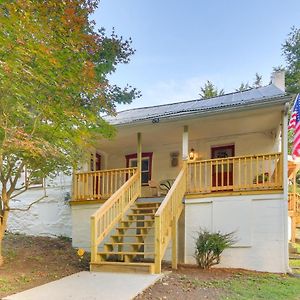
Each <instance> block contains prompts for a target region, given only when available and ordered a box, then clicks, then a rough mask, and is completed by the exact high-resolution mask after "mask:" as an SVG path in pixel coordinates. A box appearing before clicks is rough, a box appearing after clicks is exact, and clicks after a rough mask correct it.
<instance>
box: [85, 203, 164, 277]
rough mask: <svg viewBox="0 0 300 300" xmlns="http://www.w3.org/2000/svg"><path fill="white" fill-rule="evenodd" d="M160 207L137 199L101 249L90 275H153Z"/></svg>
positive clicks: (158, 204) (157, 204) (92, 265)
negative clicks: (121, 273) (155, 230)
mask: <svg viewBox="0 0 300 300" xmlns="http://www.w3.org/2000/svg"><path fill="white" fill-rule="evenodd" d="M160 203H161V202H160V201H151V202H147V201H139V199H138V200H137V201H136V202H135V203H134V204H133V205H132V206H131V207H130V209H129V211H128V214H127V215H126V216H124V217H123V218H122V219H121V220H120V222H119V223H118V224H117V226H116V227H115V229H114V230H113V231H112V233H111V235H110V236H109V239H108V240H106V241H104V242H103V243H102V244H101V245H100V247H99V249H98V253H97V262H94V263H91V264H90V268H91V271H105V272H106V271H112V272H113V271H118V272H141V273H144V272H146V273H153V272H154V215H155V212H156V211H157V209H158V208H159V206H160Z"/></svg>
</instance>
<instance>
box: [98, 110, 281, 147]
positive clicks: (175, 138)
mask: <svg viewBox="0 0 300 300" xmlns="http://www.w3.org/2000/svg"><path fill="white" fill-rule="evenodd" d="M282 109H283V107H282V106H275V107H272V108H265V109H260V110H252V111H243V112H235V113H228V114H219V115H214V116H211V115H210V116H207V117H203V116H201V118H200V117H198V118H197V117H195V116H194V117H193V116H190V117H189V118H186V119H184V118H182V119H179V120H178V119H176V120H169V121H160V122H158V123H152V121H151V120H149V121H148V122H146V123H144V124H139V125H130V126H129V125H128V126H126V125H123V126H118V127H117V135H116V136H115V137H114V139H112V140H104V139H103V140H99V141H98V142H97V148H98V149H99V150H100V149H101V150H102V151H104V152H107V153H109V152H115V151H116V148H118V149H119V151H120V150H121V149H123V150H124V151H125V152H126V149H132V148H134V147H135V146H136V144H137V139H136V133H137V132H141V133H142V145H143V149H147V148H151V147H152V146H153V145H170V144H181V142H182V132H183V126H184V125H187V126H188V127H189V140H190V141H196V140H207V139H218V138H223V137H234V136H238V135H243V134H249V133H257V132H262V133H266V134H270V133H271V132H273V133H274V132H276V131H277V130H278V128H279V124H280V122H281V111H282ZM120 152H122V151H120Z"/></svg>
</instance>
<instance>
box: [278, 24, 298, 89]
mask: <svg viewBox="0 0 300 300" xmlns="http://www.w3.org/2000/svg"><path fill="white" fill-rule="evenodd" d="M282 51H283V55H284V57H285V61H286V67H285V71H286V74H285V79H286V91H287V92H289V93H294V94H297V93H299V92H300V28H296V27H292V28H291V32H290V33H289V35H288V38H287V40H286V41H285V43H284V44H283V45H282Z"/></svg>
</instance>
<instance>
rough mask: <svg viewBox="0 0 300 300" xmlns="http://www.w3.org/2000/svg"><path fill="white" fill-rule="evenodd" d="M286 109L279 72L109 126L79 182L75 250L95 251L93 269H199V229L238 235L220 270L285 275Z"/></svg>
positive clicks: (129, 113) (136, 112) (122, 115)
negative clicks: (265, 80) (264, 82)
mask: <svg viewBox="0 0 300 300" xmlns="http://www.w3.org/2000/svg"><path fill="white" fill-rule="evenodd" d="M290 101H291V96H289V95H287V94H286V93H285V91H284V74H283V73H280V72H277V73H274V74H273V76H272V83H271V84H270V85H268V86H264V87H260V88H256V89H249V90H246V91H243V92H235V93H231V94H226V95H223V96H219V97H215V98H211V99H207V100H193V101H185V102H180V103H174V104H166V105H159V106H152V107H144V108H138V109H130V110H126V111H122V112H119V113H118V114H117V116H116V117H111V118H109V119H108V121H109V122H110V123H111V124H113V125H115V126H116V128H117V136H116V138H114V139H113V140H109V141H108V140H99V141H98V142H97V146H96V148H95V149H94V150H93V151H92V153H91V159H90V160H89V161H88V162H87V163H86V166H85V169H83V170H82V171H80V172H78V173H76V174H74V181H73V188H72V201H71V211H72V241H73V245H74V247H82V248H86V249H87V250H91V254H92V261H91V269H93V270H98V269H103V270H106V269H113V268H118V269H120V268H123V269H124V270H140V271H141V270H144V271H147V272H148V271H150V272H160V268H161V261H162V260H172V265H173V267H176V266H177V263H178V262H180V263H188V264H194V263H195V259H194V257H193V255H194V244H195V243H194V238H195V236H196V233H197V231H198V230H199V229H200V228H206V229H208V230H210V231H221V232H224V233H228V232H231V231H235V234H236V237H237V242H236V243H235V245H234V246H233V247H231V248H230V249H228V250H226V251H225V252H224V253H223V255H222V260H221V264H220V265H219V266H221V267H234V268H245V269H250V270H258V271H269V272H287V271H288V270H289V267H288V183H287V172H288V162H287V122H288V120H287V118H288V117H287V112H288V102H290ZM170 187H171V188H170ZM56 188H57V189H59V185H58V186H57V187H56ZM64 192H65V190H64ZM48 193H49V195H50V194H51V192H50V191H49V192H48ZM63 197H64V196H62V198H63ZM63 209H64V210H66V211H67V210H68V209H69V208H68V206H66V207H64V208H63ZM13 220H14V217H12V219H11V221H12V222H11V225H10V226H11V227H10V228H11V229H16V228H14V226H15V225H14V222H13ZM50 223H51V222H50ZM62 223H63V222H62ZM61 226H62V228H63V226H64V224H61ZM66 226H67V227H68V228H69V225H68V224H66ZM37 227H38V225H37ZM19 231H22V230H19Z"/></svg>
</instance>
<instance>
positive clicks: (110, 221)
mask: <svg viewBox="0 0 300 300" xmlns="http://www.w3.org/2000/svg"><path fill="white" fill-rule="evenodd" d="M140 193H141V183H140V175H139V172H136V173H135V174H134V175H133V176H132V177H131V178H130V179H128V181H127V182H126V183H125V184H124V185H123V186H122V187H121V188H120V189H119V190H117V191H116V192H115V193H114V194H113V195H112V196H111V197H110V198H109V199H108V200H107V201H106V202H105V203H104V204H103V205H102V206H101V207H100V208H99V209H98V210H97V211H96V212H95V213H94V214H93V215H92V216H91V262H92V263H93V262H96V260H97V249H98V246H99V245H100V243H101V242H102V241H103V240H104V238H105V237H106V236H107V234H108V233H109V232H110V231H111V230H112V229H113V228H114V226H115V225H116V224H117V223H118V222H119V220H120V219H121V218H122V216H123V215H124V214H125V213H126V211H127V210H128V209H129V207H130V206H131V205H132V204H133V203H134V202H135V201H136V199H137V198H138V197H139V196H140Z"/></svg>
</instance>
